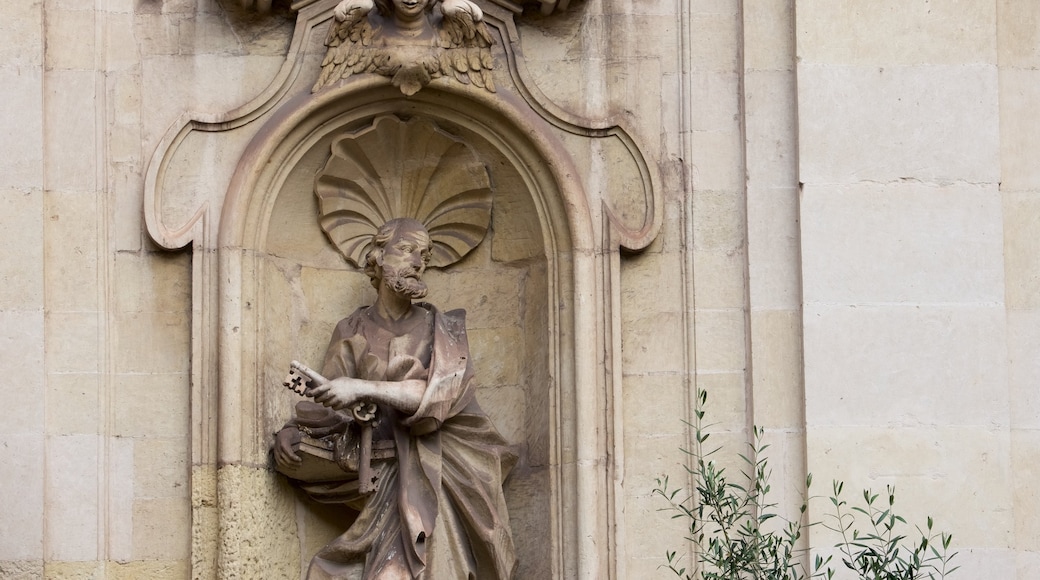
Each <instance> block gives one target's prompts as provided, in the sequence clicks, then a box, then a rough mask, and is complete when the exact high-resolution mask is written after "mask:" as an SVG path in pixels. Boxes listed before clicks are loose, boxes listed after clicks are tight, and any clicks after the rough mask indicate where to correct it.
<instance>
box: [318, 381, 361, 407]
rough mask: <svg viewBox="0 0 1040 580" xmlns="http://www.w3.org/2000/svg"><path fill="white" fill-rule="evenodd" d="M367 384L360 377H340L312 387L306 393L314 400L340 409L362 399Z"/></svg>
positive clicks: (351, 405)
mask: <svg viewBox="0 0 1040 580" xmlns="http://www.w3.org/2000/svg"><path fill="white" fill-rule="evenodd" d="M367 384H368V383H366V382H365V381H363V380H360V379H353V378H350V377H340V378H338V379H333V380H331V381H328V382H326V383H322V384H319V385H318V386H316V387H312V388H311V389H310V390H309V391H308V392H307V394H308V395H309V396H311V398H313V399H314V400H315V401H316V402H318V403H321V404H322V405H325V406H326V407H331V408H333V409H335V410H337V411H340V410H342V409H347V408H350V407H353V406H354V405H355V404H356V403H358V402H359V401H361V400H362V399H364V398H365V387H366V386H367Z"/></svg>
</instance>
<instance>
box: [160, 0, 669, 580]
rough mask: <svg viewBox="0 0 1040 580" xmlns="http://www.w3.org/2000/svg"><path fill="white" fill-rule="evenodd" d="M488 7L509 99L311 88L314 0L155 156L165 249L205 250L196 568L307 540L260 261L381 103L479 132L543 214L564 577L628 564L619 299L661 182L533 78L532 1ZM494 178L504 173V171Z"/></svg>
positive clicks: (635, 155)
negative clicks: (284, 460) (526, 32)
mask: <svg viewBox="0 0 1040 580" xmlns="http://www.w3.org/2000/svg"><path fill="white" fill-rule="evenodd" d="M477 3H478V4H479V5H480V6H481V8H482V9H483V10H484V14H485V20H486V22H487V23H488V26H489V28H490V30H491V32H492V35H493V36H494V38H495V40H496V44H495V46H494V58H495V61H496V68H495V70H494V75H495V84H496V87H497V91H496V92H495V93H490V92H488V91H485V90H483V89H480V88H476V87H472V86H466V85H462V84H459V83H453V82H451V81H450V79H436V80H434V81H433V82H431V83H430V84H429V85H428V86H425V87H424V88H423V89H422V90H420V91H418V92H417V93H415V94H414V95H411V96H405V95H403V94H402V93H401V91H399V90H398V89H397V88H396V87H394V86H392V85H391V83H390V81H389V79H387V78H384V77H380V76H376V75H355V76H353V77H351V78H349V79H347V80H346V81H343V82H341V83H339V84H337V85H335V86H332V87H329V88H326V89H324V90H321V91H318V92H316V93H312V92H311V86H312V85H313V82H314V79H315V78H316V74H317V71H318V70H319V65H320V61H321V56H322V53H323V47H322V41H323V40H324V37H325V34H326V30H327V29H328V25H329V22H330V19H331V18H332V10H333V8H334V7H335V4H336V1H335V0H302V1H300V2H297V3H296V4H295V5H294V6H293V7H294V8H295V9H296V10H297V11H298V17H297V24H296V30H295V33H294V36H293V41H292V44H291V46H290V49H289V52H288V55H287V58H286V61H285V63H284V65H283V66H282V68H281V70H280V71H279V73H278V74H277V75H276V77H275V79H274V80H273V81H272V83H271V85H270V86H269V87H268V88H267V89H265V91H264V92H263V93H262V94H260V95H258V96H257V97H256V98H255V99H253V100H252V101H250V102H249V103H247V104H245V105H243V106H242V107H239V108H237V109H235V110H232V111H229V112H225V113H220V114H214V115H197V114H188V113H186V114H184V115H183V116H182V117H181V118H180V119H179V120H178V121H177V122H176V123H175V124H174V125H173V126H172V127H171V129H170V130H169V132H168V133H167V134H166V136H165V137H163V139H162V140H161V141H160V143H159V145H158V147H157V149H156V152H155V154H154V155H153V157H152V160H151V162H150V164H149V168H148V171H147V174H146V183H145V208H144V209H145V220H146V226H147V229H148V233H149V235H150V236H151V237H152V239H153V240H154V241H155V242H156V243H157V244H158V245H159V246H161V247H163V248H167V249H171V250H173V249H179V248H184V247H189V246H190V247H191V249H192V251H193V252H194V258H193V261H192V267H193V272H192V276H193V307H192V393H191V405H192V408H191V413H192V425H193V430H192V502H193V538H192V560H193V567H194V570H193V576H194V577H206V578H209V577H219V578H225V577H227V578H230V577H262V576H263V574H265V573H269V572H270V571H271V569H272V566H274V567H275V568H277V567H278V566H283V567H284V569H285V570H287V571H288V572H287V573H289V574H290V575H294V574H295V573H296V572H298V567H299V565H300V561H301V558H302V557H303V556H302V555H301V553H300V551H299V550H300V549H299V548H298V547H295V548H285V547H284V546H285V545H287V544H291V545H295V544H294V543H295V542H296V539H295V537H293V533H292V530H294V529H295V523H294V522H292V521H289V520H291V519H292V517H294V516H292V508H291V506H287V503H286V502H289V503H291V501H292V500H291V495H289V494H287V493H286V490H285V489H284V484H282V483H280V480H279V479H278V478H276V477H275V476H274V475H273V474H272V473H271V471H270V468H269V464H268V459H267V445H268V444H269V442H270V432H269V429H270V425H269V424H268V423H269V418H270V416H271V414H272V405H274V406H277V402H272V399H271V398H270V397H269V396H268V395H267V394H266V391H265V389H274V388H276V387H275V386H274V385H268V384H262V383H263V381H264V380H265V378H264V377H265V374H264V373H265V369H264V365H265V364H267V363H268V361H265V360H263V357H264V352H265V350H264V349H265V348H266V347H265V346H264V345H263V344H261V342H262V341H261V340H260V339H259V338H258V337H262V336H267V335H272V334H274V333H273V332H271V328H270V321H269V320H265V318H264V316H263V315H262V314H260V312H261V310H262V308H261V307H260V306H261V304H262V303H263V302H264V300H265V291H266V289H265V285H266V284H268V282H267V281H266V278H265V277H264V276H265V274H264V266H263V264H262V263H261V262H262V259H261V257H262V256H264V255H269V253H268V250H269V248H268V245H269V243H270V240H271V239H272V235H273V234H272V232H277V230H278V228H281V227H283V224H281V223H273V222H272V216H274V215H276V208H277V207H283V208H284V207H286V206H285V198H284V195H285V193H284V192H286V191H290V190H291V189H292V187H293V183H294V182H293V179H296V176H298V175H300V174H302V173H306V172H308V171H309V172H310V175H312V176H313V175H314V174H315V173H316V172H317V171H318V170H319V169H320V163H314V156H313V151H315V150H316V148H320V147H322V146H326V144H327V143H328V142H329V141H331V139H333V138H334V136H336V135H340V134H342V133H343V132H344V131H350V130H357V128H359V127H362V126H364V125H366V124H370V123H372V121H373V120H374V119H376V118H378V117H380V116H385V115H395V116H398V117H400V118H402V119H413V118H422V119H426V120H428V121H429V122H431V123H433V124H435V125H437V126H440V127H445V128H447V130H448V131H449V132H454V133H456V134H458V135H462V136H463V137H464V138H465V139H468V140H470V141H472V142H479V143H480V144H481V147H484V148H485V149H486V150H488V151H492V152H494V155H495V158H496V159H499V160H502V162H503V163H504V166H508V168H509V171H511V172H512V174H513V175H515V176H516V181H517V183H518V184H519V186H520V189H521V190H522V191H524V192H525V193H526V195H528V196H529V200H528V203H529V204H530V207H531V208H533V210H532V212H531V215H532V216H534V218H535V219H533V221H532V222H531V223H528V224H526V225H525V227H527V228H529V229H530V233H532V234H533V235H535V236H537V238H538V247H539V248H541V252H542V255H541V258H540V259H542V260H544V264H545V266H544V267H545V278H544V280H545V281H544V285H543V286H542V287H541V289H542V291H543V292H544V296H543V298H544V302H545V306H546V307H545V309H544V313H543V314H542V318H541V319H540V320H539V321H538V323H539V324H543V323H544V325H545V329H546V331H545V332H546V335H547V346H546V351H545V364H546V366H547V371H546V372H547V375H548V380H547V381H546V384H545V387H544V388H545V394H546V397H547V399H548V402H547V405H546V407H547V410H548V411H547V415H548V416H547V418H546V421H547V422H546V429H547V430H548V438H547V447H548V449H547V454H548V457H549V460H548V471H547V477H548V481H547V484H546V494H547V499H546V500H545V501H546V508H547V509H548V512H549V519H548V531H549V534H548V536H549V537H548V538H547V539H546V541H548V542H549V544H550V545H549V546H547V553H548V555H549V559H550V566H549V569H550V570H551V573H552V577H555V578H588V579H602V578H619V577H623V570H621V569H620V568H619V566H620V562H621V560H622V558H623V554H620V553H619V551H618V541H619V538H618V536H619V534H621V533H623V530H624V527H623V510H622V509H621V507H620V506H621V502H622V501H623V493H622V492H623V488H622V478H621V475H620V474H621V471H620V465H621V463H622V462H623V460H624V455H623V449H622V444H621V442H622V441H623V433H622V429H623V424H622V422H621V420H620V417H621V416H622V409H621V404H622V401H621V397H620V378H619V377H620V376H621V368H620V356H619V354H618V353H619V352H620V340H621V328H620V322H619V320H620V318H619V316H618V313H617V311H616V306H615V305H616V304H617V303H618V295H619V286H618V271H619V260H620V249H621V248H625V249H628V250H634V251H637V250H640V249H642V248H645V247H646V246H647V245H649V244H650V242H651V241H653V239H654V238H655V236H656V234H657V231H658V230H659V229H660V225H661V215H660V204H659V193H658V190H657V188H656V187H655V186H654V185H655V182H656V181H657V179H658V177H657V176H656V175H655V174H654V173H652V172H651V171H650V169H649V167H648V165H647V164H646V162H645V160H644V159H643V156H642V154H641V153H640V151H639V148H638V147H637V146H636V144H635V142H634V141H633V140H632V138H631V137H630V136H629V135H628V133H627V132H625V131H624V130H623V129H622V128H620V127H619V126H618V125H617V124H616V123H615V122H614V121H613V120H611V119H606V120H592V119H584V118H581V117H578V116H575V115H571V114H569V113H567V112H565V111H563V110H561V109H559V108H558V107H556V106H555V105H553V104H552V103H551V102H549V101H548V100H547V99H545V98H544V96H543V95H542V94H541V93H540V92H539V91H538V89H537V87H535V86H534V85H533V84H531V83H530V82H528V81H527V74H526V69H525V67H524V64H523V58H522V54H521V52H520V50H519V42H518V40H519V39H518V35H517V31H516V27H515V23H514V21H513V16H514V15H515V14H516V13H518V12H519V5H517V4H515V3H513V2H511V1H509V0H494V1H491V0H488V1H483V2H477ZM326 151H327V149H326ZM590 152H592V154H593V155H600V156H601V157H602V158H604V159H608V160H609V161H610V162H609V163H601V164H598V165H597V167H596V168H591V167H589V164H588V162H582V161H580V160H581V159H587V158H588V157H589V156H590V155H589V154H590ZM204 162H205V164H204ZM202 166H208V167H211V168H212V169H211V171H210V174H208V175H206V180H205V182H204V183H202V182H200V180H198V179H194V180H192V179H186V178H185V176H190V175H192V174H193V172H195V173H197V169H196V168H197V167H202ZM594 172H599V173H597V174H596V175H592V173H594ZM491 173H492V177H491V180H492V182H494V180H495V174H496V171H495V168H491ZM590 183H595V184H596V185H595V187H590V185H589V184H590ZM312 185H313V183H308V184H307V186H306V187H308V188H310V187H312ZM308 194H309V195H311V196H313V193H311V192H308ZM280 196H281V198H282V199H281V201H280V199H279V198H280ZM279 203H282V205H281V206H280V205H279ZM278 211H279V212H281V213H277V215H278V216H282V215H285V211H284V210H278ZM300 211H303V212H307V211H311V210H310V209H309V208H301V209H300ZM290 213H291V212H290ZM503 215H506V216H508V214H507V213H506V214H503ZM313 217H314V216H313V215H312V218H313ZM278 219H281V217H279V218H278ZM496 219H497V218H496ZM507 219H509V218H508V217H506V218H503V220H507ZM313 221H314V222H315V227H317V226H316V223H317V220H316V219H314V220H313ZM495 227H496V224H494V223H493V224H492V228H495ZM485 243H486V242H485ZM344 264H345V262H344ZM465 266H466V262H465V261H464V262H462V263H460V264H459V265H457V266H456V267H455V271H459V272H462V271H464V270H465ZM343 268H347V266H345V265H344V266H343ZM343 314H344V315H345V314H346V313H343ZM604 353H605V354H606V356H605V357H604ZM286 356H289V355H288V353H287V355H286ZM478 372H479V369H478ZM579 410H581V412H578V411H579ZM590 410H592V411H591V412H590ZM294 550H295V551H294ZM275 553H277V554H280V555H279V556H277V557H273V558H274V560H275V561H273V562H272V554H275ZM293 566H296V567H297V568H296V569H294V568H293Z"/></svg>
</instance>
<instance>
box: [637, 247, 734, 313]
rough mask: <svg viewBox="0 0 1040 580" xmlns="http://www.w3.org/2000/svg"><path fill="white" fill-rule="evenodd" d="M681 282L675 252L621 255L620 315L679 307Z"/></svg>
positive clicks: (680, 263)
mask: <svg viewBox="0 0 1040 580" xmlns="http://www.w3.org/2000/svg"><path fill="white" fill-rule="evenodd" d="M713 274H714V272H713ZM720 278H721V276H720ZM681 282H682V262H681V256H680V255H679V253H678V252H667V253H666V252H642V253H639V254H633V255H631V256H625V257H624V259H622V260H621V310H622V313H623V315H624V316H625V317H627V316H635V317H638V316H640V315H641V313H644V312H647V311H650V310H667V311H676V310H679V309H680V308H681V304H682V283H681Z"/></svg>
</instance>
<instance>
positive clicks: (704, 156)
mask: <svg viewBox="0 0 1040 580" xmlns="http://www.w3.org/2000/svg"><path fill="white" fill-rule="evenodd" d="M722 98H725V97H722ZM689 143H690V155H691V159H690V179H691V180H692V182H693V187H694V195H696V194H697V192H698V191H710V192H728V193H730V194H732V195H736V192H738V191H741V190H743V187H744V181H745V179H746V175H745V173H744V156H743V150H742V148H743V144H744V136H743V135H742V134H741V133H740V130H739V127H738V126H737V125H736V124H734V127H733V128H732V129H730V130H726V131H698V132H695V133H692V134H691V135H690V137H689Z"/></svg>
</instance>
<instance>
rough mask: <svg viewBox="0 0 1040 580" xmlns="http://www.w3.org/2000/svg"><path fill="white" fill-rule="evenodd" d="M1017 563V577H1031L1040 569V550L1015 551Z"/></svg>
mask: <svg viewBox="0 0 1040 580" xmlns="http://www.w3.org/2000/svg"><path fill="white" fill-rule="evenodd" d="M1015 564H1016V569H1017V570H1018V576H1016V578H1029V577H1030V576H1031V575H1032V574H1034V573H1036V571H1037V570H1040V552H1024V551H1018V552H1016V553H1015Z"/></svg>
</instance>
